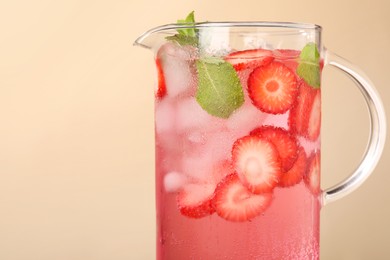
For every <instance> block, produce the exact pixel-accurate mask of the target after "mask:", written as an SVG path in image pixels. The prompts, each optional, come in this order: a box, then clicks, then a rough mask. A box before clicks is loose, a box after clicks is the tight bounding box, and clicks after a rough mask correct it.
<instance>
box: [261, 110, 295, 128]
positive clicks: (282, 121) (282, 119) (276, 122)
mask: <svg viewBox="0 0 390 260" xmlns="http://www.w3.org/2000/svg"><path fill="white" fill-rule="evenodd" d="M289 113H290V112H289V111H287V112H286V113H284V114H278V115H271V114H270V115H269V116H268V117H267V118H266V119H265V121H264V125H272V126H277V127H282V128H284V129H288V115H289Z"/></svg>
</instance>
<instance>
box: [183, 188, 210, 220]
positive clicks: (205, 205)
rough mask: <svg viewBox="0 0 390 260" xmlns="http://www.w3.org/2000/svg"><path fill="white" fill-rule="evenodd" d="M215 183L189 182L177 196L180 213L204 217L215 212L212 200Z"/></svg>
mask: <svg viewBox="0 0 390 260" xmlns="http://www.w3.org/2000/svg"><path fill="white" fill-rule="evenodd" d="M215 187H216V186H215V185H213V184H207V183H189V184H187V185H185V186H184V187H183V189H182V190H181V191H180V192H179V194H178V196H177V202H178V206H179V210H180V213H181V214H183V215H184V216H187V217H190V218H202V217H205V216H208V215H211V214H213V213H214V212H215V209H214V206H213V204H212V200H213V198H214V191H215Z"/></svg>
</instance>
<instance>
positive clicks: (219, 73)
mask: <svg viewBox="0 0 390 260" xmlns="http://www.w3.org/2000/svg"><path fill="white" fill-rule="evenodd" d="M183 29H196V42H195V43H194V42H193V41H188V38H186V40H185V42H184V43H183V42H180V41H179V40H177V38H178V36H177V34H178V30H179V31H180V30H183ZM172 37H173V38H172ZM175 37H176V38H175ZM190 40H191V39H190ZM178 42H179V43H178ZM135 45H139V46H142V47H145V48H148V49H150V50H152V51H153V53H154V55H155V62H156V67H157V74H158V82H157V86H156V95H155V133H156V201H157V259H318V258H319V223H320V222H319V212H320V209H321V206H322V205H324V204H326V203H328V202H332V201H334V200H337V199H339V198H341V197H343V196H345V195H347V194H349V193H350V192H351V191H353V190H354V189H356V188H357V187H358V186H360V185H361V184H362V183H363V182H364V180H365V179H366V178H367V177H368V176H369V175H370V174H371V172H372V171H373V169H374V168H375V166H376V164H377V162H378V160H379V158H380V156H381V153H382V150H383V146H384V142H385V135H386V122H385V115H384V109H383V106H382V103H381V101H380V98H379V96H378V94H377V93H376V91H375V89H374V87H373V85H372V83H371V82H370V81H369V80H368V79H367V77H366V76H364V74H363V73H362V72H361V71H359V70H358V69H357V68H355V67H354V66H353V65H351V64H350V63H349V62H347V61H345V60H344V59H342V58H340V57H339V56H337V55H335V54H333V53H331V52H329V51H328V50H326V49H325V47H323V46H322V43H321V27H320V26H318V25H311V24H297V23H276V22H235V23H232V22H218V23H198V24H195V25H177V24H172V25H164V26H160V27H157V28H154V29H152V30H149V31H148V32H146V33H145V34H144V35H142V36H141V37H139V38H138V39H137V40H136V42H135ZM326 65H331V66H335V67H336V68H339V69H340V70H341V71H343V72H345V73H347V74H348V75H349V76H351V78H352V79H353V80H354V81H355V83H356V85H357V86H358V88H359V89H360V90H361V92H362V94H363V96H364V97H365V100H366V102H367V105H368V108H369V111H370V118H371V131H370V137H369V142H368V147H367V151H366V152H365V154H364V157H363V159H362V162H361V163H360V165H359V166H358V167H357V169H356V170H355V171H354V172H353V173H352V174H351V177H350V178H348V179H347V180H345V181H343V182H341V183H339V184H337V185H335V186H334V187H332V188H329V189H326V190H324V191H322V190H321V188H320V168H321V167H320V161H321V156H320V154H321V146H320V144H321V141H320V126H321V82H320V75H321V71H322V68H323V66H326Z"/></svg>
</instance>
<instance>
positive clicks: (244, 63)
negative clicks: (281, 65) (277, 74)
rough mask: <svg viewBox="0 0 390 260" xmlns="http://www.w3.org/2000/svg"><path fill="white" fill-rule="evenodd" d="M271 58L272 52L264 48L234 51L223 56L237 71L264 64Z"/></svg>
mask: <svg viewBox="0 0 390 260" xmlns="http://www.w3.org/2000/svg"><path fill="white" fill-rule="evenodd" d="M273 59H274V58H273V57H272V52H271V51H269V50H264V49H253V50H244V51H236V52H232V53H230V54H229V55H227V56H226V57H225V60H226V61H227V62H229V63H230V64H232V65H233V67H234V68H235V69H236V70H237V71H240V70H244V69H248V68H256V67H258V66H262V65H266V64H268V63H270V62H271V61H272V60H273Z"/></svg>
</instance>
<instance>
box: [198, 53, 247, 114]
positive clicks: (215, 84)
mask: <svg viewBox="0 0 390 260" xmlns="http://www.w3.org/2000/svg"><path fill="white" fill-rule="evenodd" d="M196 69H197V72H198V89H197V92H196V100H197V101H198V103H199V105H200V106H201V107H202V108H203V109H204V110H205V111H206V112H208V113H209V114H211V115H213V116H216V117H221V118H228V117H229V116H230V115H231V114H232V113H233V112H234V111H235V110H236V109H238V108H239V107H240V106H241V105H242V104H243V103H244V93H243V90H242V86H241V82H240V79H239V78H238V75H237V73H236V71H235V69H234V68H233V66H232V65H231V64H230V63H228V62H226V61H224V60H222V59H218V58H214V57H212V58H206V57H205V58H201V59H199V60H197V61H196Z"/></svg>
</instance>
